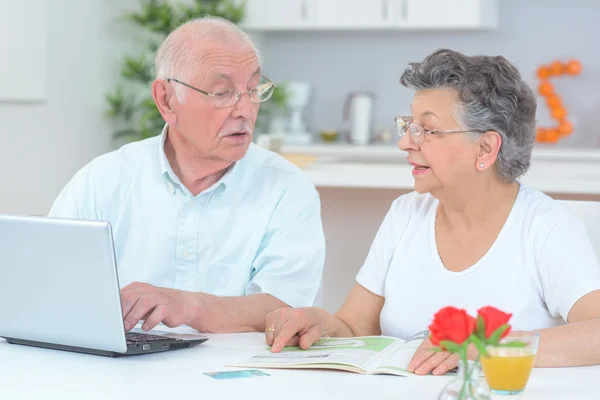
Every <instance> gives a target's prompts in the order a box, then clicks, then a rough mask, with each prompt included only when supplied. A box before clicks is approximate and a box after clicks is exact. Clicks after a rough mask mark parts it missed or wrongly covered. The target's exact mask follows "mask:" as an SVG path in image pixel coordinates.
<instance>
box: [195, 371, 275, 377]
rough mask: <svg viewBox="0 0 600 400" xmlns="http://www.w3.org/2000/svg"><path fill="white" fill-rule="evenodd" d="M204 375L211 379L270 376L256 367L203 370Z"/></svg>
mask: <svg viewBox="0 0 600 400" xmlns="http://www.w3.org/2000/svg"><path fill="white" fill-rule="evenodd" d="M204 375H207V376H210V377H211V378H213V379H238V378H254V377H256V376H271V375H269V374H267V373H266V372H262V371H259V370H257V369H246V370H243V371H221V372H205V373H204Z"/></svg>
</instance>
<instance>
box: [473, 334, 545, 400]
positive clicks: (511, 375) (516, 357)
mask: <svg viewBox="0 0 600 400" xmlns="http://www.w3.org/2000/svg"><path fill="white" fill-rule="evenodd" d="M539 339H540V335H539V333H536V332H527V333H526V334H523V333H521V332H519V333H518V334H515V335H514V336H510V337H506V338H504V339H502V340H501V341H500V346H497V347H496V346H488V347H487V349H486V350H487V352H488V357H486V356H481V367H482V368H483V374H484V375H485V379H486V381H487V383H488V386H489V387H490V390H491V391H492V392H493V393H496V394H504V395H512V394H521V393H523V391H524V390H525V386H526V385H527V381H528V380H529V375H531V370H532V369H533V363H534V361H535V355H536V354H537V349H538V343H539ZM510 342H520V343H522V345H520V346H511V343H510ZM515 344H516V343H513V345H515ZM502 345H505V346H502Z"/></svg>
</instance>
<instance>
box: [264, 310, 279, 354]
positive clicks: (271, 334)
mask: <svg viewBox="0 0 600 400" xmlns="http://www.w3.org/2000/svg"><path fill="white" fill-rule="evenodd" d="M276 324H277V317H276V316H274V314H273V313H269V314H267V316H266V318H265V341H266V342H267V345H268V346H273V340H274V339H275V325H276Z"/></svg>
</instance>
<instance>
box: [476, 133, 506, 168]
mask: <svg viewBox="0 0 600 400" xmlns="http://www.w3.org/2000/svg"><path fill="white" fill-rule="evenodd" d="M478 142H479V148H478V149H477V160H476V161H477V165H476V168H477V169H478V170H479V171H484V170H486V169H488V168H489V167H490V166H492V165H493V164H494V163H495V162H496V159H497V158H498V152H499V151H500V146H501V145H502V136H500V134H499V133H498V132H496V131H487V132H485V133H483V134H482V135H481V136H480V137H479V141H478Z"/></svg>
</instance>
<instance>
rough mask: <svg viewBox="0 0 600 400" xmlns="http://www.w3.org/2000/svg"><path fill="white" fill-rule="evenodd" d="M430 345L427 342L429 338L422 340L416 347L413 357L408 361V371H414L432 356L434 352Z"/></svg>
mask: <svg viewBox="0 0 600 400" xmlns="http://www.w3.org/2000/svg"><path fill="white" fill-rule="evenodd" d="M430 348H431V345H430V344H429V340H424V341H423V343H421V345H420V346H419V347H418V348H417V350H416V351H415V354H414V355H413V358H412V359H411V360H410V362H409V363H408V368H407V369H408V371H409V372H415V370H416V369H417V368H419V367H420V366H421V364H423V363H424V362H425V361H427V360H429V359H430V358H431V357H433V355H434V354H436V353H435V352H433V351H431V350H430Z"/></svg>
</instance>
